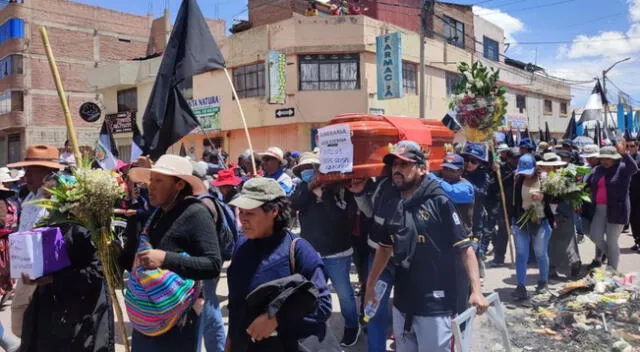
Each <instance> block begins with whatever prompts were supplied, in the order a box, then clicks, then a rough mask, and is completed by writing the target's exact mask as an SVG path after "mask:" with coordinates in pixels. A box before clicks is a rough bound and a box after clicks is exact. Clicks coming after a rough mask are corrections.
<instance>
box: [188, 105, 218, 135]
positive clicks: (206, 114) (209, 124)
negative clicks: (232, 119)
mask: <svg viewBox="0 0 640 352" xmlns="http://www.w3.org/2000/svg"><path fill="white" fill-rule="evenodd" d="M189 106H190V107H191V111H193V113H194V115H196V117H197V118H198V121H200V125H201V126H202V128H203V129H204V130H205V131H219V130H220V97H219V96H212V97H206V98H201V99H193V100H189ZM195 133H200V131H199V130H198V129H196V130H195Z"/></svg>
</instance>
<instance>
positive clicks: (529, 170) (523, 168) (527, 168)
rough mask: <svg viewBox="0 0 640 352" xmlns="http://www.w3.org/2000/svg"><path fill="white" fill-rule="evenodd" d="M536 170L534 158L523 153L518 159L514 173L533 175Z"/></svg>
mask: <svg viewBox="0 0 640 352" xmlns="http://www.w3.org/2000/svg"><path fill="white" fill-rule="evenodd" d="M534 172H536V160H535V159H534V158H533V155H531V154H525V155H523V156H522V157H521V158H520V160H519V161H518V168H517V169H516V173H517V174H518V175H533V173H534Z"/></svg>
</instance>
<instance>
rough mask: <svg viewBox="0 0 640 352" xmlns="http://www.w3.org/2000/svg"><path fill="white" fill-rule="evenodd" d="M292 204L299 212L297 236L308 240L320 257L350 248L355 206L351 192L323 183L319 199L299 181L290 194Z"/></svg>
mask: <svg viewBox="0 0 640 352" xmlns="http://www.w3.org/2000/svg"><path fill="white" fill-rule="evenodd" d="M340 193H342V194H340ZM291 205H292V207H293V209H294V210H297V211H298V218H299V219H300V237H302V238H304V239H305V240H307V241H309V243H311V245H312V246H313V247H314V248H315V249H316V250H317V251H318V253H320V256H321V257H325V256H329V255H332V254H336V253H340V252H344V251H346V250H348V249H349V248H351V233H352V232H353V227H354V225H355V215H356V210H357V208H356V204H355V201H354V199H353V195H352V194H351V193H350V192H347V191H340V190H338V189H336V187H335V186H334V185H331V186H329V187H326V186H325V187H324V188H323V192H322V198H321V199H318V198H317V196H316V195H315V194H314V193H313V192H312V191H311V190H309V187H308V186H307V184H306V183H301V184H300V185H298V187H296V190H295V192H294V193H293V195H292V196H291Z"/></svg>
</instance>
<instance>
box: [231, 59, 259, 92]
mask: <svg viewBox="0 0 640 352" xmlns="http://www.w3.org/2000/svg"><path fill="white" fill-rule="evenodd" d="M264 80H265V73H264V62H259V63H257V64H253V65H247V66H240V67H236V68H234V69H233V83H234V84H235V86H236V92H237V93H238V98H250V97H264V96H265V88H264Z"/></svg>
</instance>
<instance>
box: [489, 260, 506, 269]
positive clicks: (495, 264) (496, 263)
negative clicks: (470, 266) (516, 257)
mask: <svg viewBox="0 0 640 352" xmlns="http://www.w3.org/2000/svg"><path fill="white" fill-rule="evenodd" d="M503 266H505V264H504V261H497V260H495V259H494V260H492V261H490V262H489V267H490V268H500V267H503Z"/></svg>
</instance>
